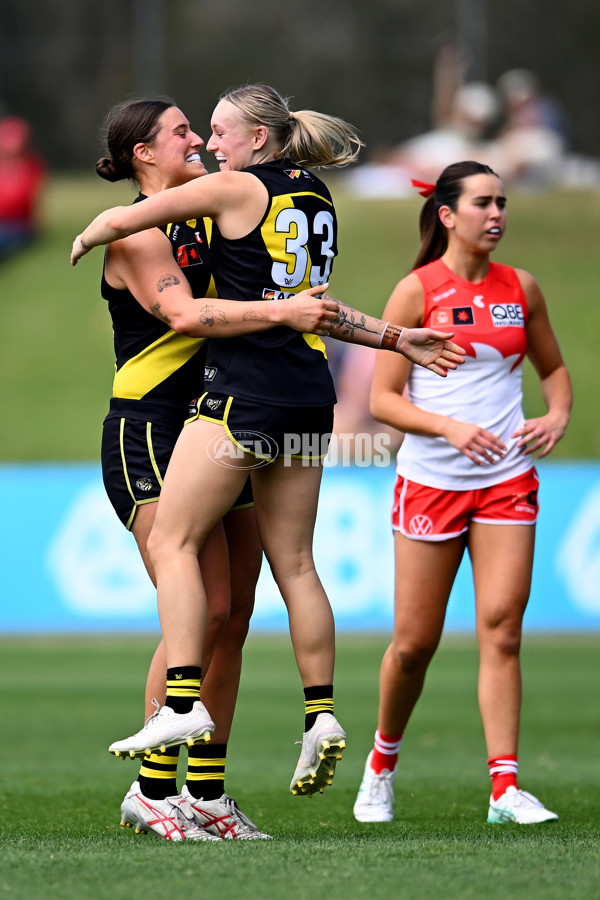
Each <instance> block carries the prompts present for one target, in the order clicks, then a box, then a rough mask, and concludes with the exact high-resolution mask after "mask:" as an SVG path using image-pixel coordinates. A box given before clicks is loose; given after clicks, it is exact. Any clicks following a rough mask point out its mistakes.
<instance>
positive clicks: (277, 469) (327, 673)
mask: <svg viewBox="0 0 600 900" xmlns="http://www.w3.org/2000/svg"><path fill="white" fill-rule="evenodd" d="M321 474H322V467H321V466H320V465H318V466H305V465H304V466H303V465H302V460H296V459H292V460H283V459H281V458H280V459H277V460H276V461H275V462H274V463H272V464H271V465H269V466H266V467H265V468H262V469H256V470H255V471H253V472H252V487H253V490H254V502H255V510H256V520H257V523H258V530H259V534H260V538H261V541H262V544H263V547H264V551H265V555H266V557H267V559H268V561H269V565H270V566H271V571H272V572H273V577H274V579H275V581H276V583H277V586H278V588H279V590H280V592H281V595H282V597H283V599H284V601H285V604H286V607H287V610H288V615H289V621H290V635H291V638H292V644H293V647H294V653H295V655H296V662H297V664H298V670H299V672H300V677H301V679H302V683H303V685H304V687H308V686H311V685H324V684H332V682H333V669H334V657H335V635H334V622H333V613H332V611H331V606H330V605H329V600H328V599H327V595H326V593H325V591H324V589H323V585H322V584H321V581H320V580H319V576H318V575H317V572H316V570H315V564H314V559H313V554H312V539H313V531H314V526H315V518H316V513H317V502H318V496H319V487H320V483H321Z"/></svg>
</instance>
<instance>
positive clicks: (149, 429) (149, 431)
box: [146, 422, 163, 488]
mask: <svg viewBox="0 0 600 900" xmlns="http://www.w3.org/2000/svg"><path fill="white" fill-rule="evenodd" d="M146 443H147V445H148V455H149V457H150V462H151V463H152V468H153V469H154V474H155V475H156V480H157V481H158V483H159V485H160V486H161V488H162V486H163V480H162V476H161V474H160V470H159V468H158V464H157V462H156V457H155V455H154V446H153V445H152V422H146Z"/></svg>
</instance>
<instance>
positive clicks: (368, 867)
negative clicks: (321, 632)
mask: <svg viewBox="0 0 600 900" xmlns="http://www.w3.org/2000/svg"><path fill="white" fill-rule="evenodd" d="M385 644H386V639H385V638H384V637H382V636H376V635H375V636H374V635H371V636H356V637H354V636H341V637H340V638H339V641H338V663H337V675H336V711H337V713H338V715H339V717H340V719H341V720H342V722H343V723H344V725H345V727H346V729H347V731H348V747H347V750H346V752H345V754H344V759H343V761H342V762H341V763H340V764H339V767H338V771H337V774H336V777H335V780H334V783H333V785H332V787H331V788H328V789H327V791H326V792H325V793H324V794H323V795H317V796H316V797H314V798H312V799H310V800H309V799H307V798H300V797H292V796H291V795H290V794H289V792H288V785H289V781H290V778H291V774H292V772H293V769H294V766H295V763H296V760H297V754H298V748H297V747H296V746H295V745H294V742H295V740H297V739H298V738H299V737H300V730H301V727H302V710H303V705H302V691H301V688H300V685H299V682H298V677H297V674H296V670H295V665H294V662H293V658H292V653H291V648H290V644H289V640H288V639H287V637H275V636H268V637H265V636H260V635H251V636H250V639H249V641H248V645H247V650H246V656H245V664H244V674H243V684H242V689H241V694H240V699H239V707H238V714H237V717H236V721H235V724H234V732H233V735H232V740H231V742H230V749H229V754H228V776H227V789H228V791H229V793H230V794H232V795H233V796H235V797H236V799H237V800H238V802H239V803H240V805H241V806H242V808H243V809H244V810H246V811H247V812H248V814H249V815H250V816H251V817H252V818H253V819H254V820H255V821H256V823H257V824H258V825H259V826H261V827H262V828H264V829H265V830H268V831H269V832H270V833H271V834H272V835H273V837H274V838H275V840H274V841H273V842H262V841H258V842H245V843H244V842H239V843H234V842H222V843H221V844H215V845H212V844H211V845H207V844H201V845H195V844H192V843H190V844H187V845H186V844H184V845H169V844H167V843H166V842H162V841H160V839H158V838H154V837H152V836H149V835H139V836H136V835H135V834H134V833H133V832H132V831H131V830H130V829H123V828H121V827H120V826H119V804H120V802H121V799H122V796H123V794H124V792H125V790H126V789H127V788H128V787H129V784H130V782H131V781H132V780H133V779H134V776H135V775H136V774H137V770H138V765H137V764H136V763H133V762H130V761H118V760H116V759H114V757H111V756H110V755H109V754H108V752H107V749H106V748H107V746H108V744H109V743H110V741H112V740H114V739H115V738H117V737H120V736H123V735H124V734H125V733H130V732H131V730H132V727H133V726H134V725H135V722H136V719H137V716H138V714H139V713H140V712H141V710H140V703H141V696H142V687H143V677H144V671H145V667H146V664H147V662H148V660H149V657H150V653H151V650H152V648H153V642H152V639H151V638H148V637H137V638H134V639H127V638H125V637H64V638H63V637H56V638H51V637H39V638H38V637H31V638H11V639H7V638H4V639H1V640H0V653H1V654H2V659H3V666H2V675H1V687H2V697H3V716H4V721H5V726H4V729H3V740H2V745H1V747H2V749H1V755H0V809H1V815H0V895H2V896H5V897H7V898H10V900H25V898H27V900H38V898H40V900H41V898H46V897H52V898H54V897H57V898H58V897H60V898H61V900H72V898H98V900H104V898H107V900H108V898H111V900H121V898H123V900H130V898H138V897H143V898H145V900H155V898H156V900H159V898H160V900H163V898H165V897H175V896H182V897H196V896H198V897H208V898H211V900H212V898H215V900H216V898H219V900H237V898H241V900H246V898H248V900H250V898H252V900H253V898H262V897H266V898H273V900H280V898H281V900H309V898H310V900H313V898H315V897H330V898H339V897H346V898H349V900H353V898H361V897H368V898H372V900H379V898H387V897H400V898H413V897H418V898H424V900H427V898H435V900H437V898H439V897H440V896H444V897H447V898H449V900H453V898H459V897H472V898H482V900H483V898H502V900H505V898H527V900H537V898H544V900H546V898H547V900H550V898H556V900H559V898H560V900H564V898H577V900H588V898H589V900H592V898H594V900H595V898H597V897H598V895H599V887H598V885H599V884H600V843H599V842H598V820H599V818H600V792H599V790H598V788H599V778H598V759H599V750H600V746H599V739H598V691H597V679H596V678H595V676H594V675H593V674H592V673H594V672H596V671H597V664H598V655H599V653H600V637H599V636H588V637H569V638H566V637H556V638H546V637H528V638H527V639H526V642H525V647H524V652H523V668H524V681H525V697H524V716H523V730H522V739H521V750H520V763H521V767H520V768H521V781H522V784H523V786H524V787H525V788H526V789H529V790H531V791H532V792H533V793H536V794H539V796H540V797H541V798H542V799H543V800H544V802H545V803H546V804H547V805H548V806H549V807H550V808H551V809H555V810H556V811H557V812H558V813H559V815H560V821H559V822H558V823H554V824H551V825H547V826H521V827H519V826H513V825H508V826H505V825H496V826H490V825H487V824H486V822H485V818H486V813H487V801H488V796H489V780H488V777H487V767H486V760H485V749H484V745H483V738H482V732H481V725H480V721H479V716H478V712H477V708H476V694H475V691H476V665H477V653H476V648H475V644H474V639H472V638H467V637H463V638H460V637H450V638H446V639H445V640H444V641H443V643H442V647H441V648H440V651H439V653H438V655H437V656H436V658H435V660H434V662H433V664H432V668H431V671H430V675H429V678H428V682H427V685H426V689H425V693H424V695H423V698H422V700H421V702H420V704H419V706H418V707H417V710H416V712H415V715H414V717H413V720H412V723H411V726H410V728H409V730H408V732H407V737H406V740H405V742H404V746H403V747H402V750H401V762H400V772H399V776H398V778H397V782H396V819H395V821H394V822H393V823H390V824H380V825H361V824H359V823H357V822H356V821H355V820H354V818H353V816H352V804H353V802H354V798H355V794H356V790H357V787H358V784H359V782H360V778H361V774H362V768H363V764H364V760H365V756H366V753H367V752H368V750H369V748H370V742H371V740H372V735H373V731H374V727H375V716H376V703H377V673H378V667H379V661H380V657H381V653H382V651H383V649H384V646H385ZM182 756H183V757H185V754H182ZM180 774H181V773H180Z"/></svg>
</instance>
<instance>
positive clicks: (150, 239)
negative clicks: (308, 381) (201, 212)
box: [96, 98, 338, 840]
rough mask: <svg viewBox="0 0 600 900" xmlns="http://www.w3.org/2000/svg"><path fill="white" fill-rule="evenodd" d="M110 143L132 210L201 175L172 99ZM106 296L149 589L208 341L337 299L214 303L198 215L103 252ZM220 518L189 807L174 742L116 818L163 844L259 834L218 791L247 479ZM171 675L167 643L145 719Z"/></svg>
mask: <svg viewBox="0 0 600 900" xmlns="http://www.w3.org/2000/svg"><path fill="white" fill-rule="evenodd" d="M106 144H107V148H108V152H109V154H110V155H109V156H108V157H103V158H102V159H100V160H99V161H98V163H97V165H96V171H97V173H98V175H100V176H101V177H102V178H105V179H106V180H108V181H112V182H115V181H120V180H122V179H126V178H127V179H131V180H132V181H133V182H135V184H136V185H137V186H138V187H139V191H140V193H139V194H138V197H137V199H136V201H135V202H136V203H139V202H140V201H144V202H146V198H147V197H150V196H153V195H155V194H157V193H159V192H160V191H162V190H165V189H167V188H169V187H173V186H175V185H179V184H185V183H187V182H188V181H191V180H193V179H195V178H198V177H199V176H202V175H206V169H205V168H204V165H203V163H202V160H201V158H200V152H199V151H200V149H201V148H202V146H203V141H202V140H201V138H199V137H198V135H197V134H195V133H194V132H193V131H192V130H191V128H190V125H189V122H188V120H187V118H186V117H185V116H184V114H183V113H182V112H181V110H180V109H178V108H177V106H176V105H175V104H174V102H173V101H172V100H170V99H164V98H157V99H147V100H133V101H127V102H125V103H121V104H119V105H118V106H116V107H114V108H113V109H112V110H111V111H110V113H109V114H108V117H107V121H106ZM209 226H210V222H209ZM167 288H168V290H167ZM101 293H102V296H103V297H104V299H105V300H106V301H107V302H108V308H109V311H110V314H111V318H112V324H113V333H114V347H115V357H116V365H115V377H114V381H113V396H112V398H111V401H110V411H109V413H108V415H107V417H106V419H105V421H104V426H103V435H102V472H103V477H104V483H105V486H106V491H107V493H108V496H109V499H110V501H111V503H112V505H113V507H114V509H115V511H116V512H117V515H118V516H119V518H120V519H121V521H122V522H123V524H124V525H125V527H126V528H127V529H128V530H130V531H131V532H132V534H133V536H134V538H135V540H136V542H137V545H138V548H139V551H140V554H141V556H142V559H143V561H144V564H145V566H146V569H147V571H148V574H149V575H150V578H151V579H152V581H153V582H154V583H156V581H155V575H154V568H153V566H152V562H151V560H150V557H149V555H148V550H147V542H148V535H149V534H150V530H151V528H152V525H153V522H154V518H155V515H156V510H157V501H158V499H159V496H160V493H161V489H162V483H163V479H164V476H165V472H166V469H167V464H168V462H169V460H170V457H171V454H172V452H173V447H174V446H175V442H176V440H177V437H178V435H179V432H180V431H181V429H182V427H183V423H184V421H185V419H186V417H187V414H188V405H189V401H190V398H192V397H193V396H194V393H195V392H197V390H198V385H201V384H202V381H203V378H204V367H205V364H206V346H207V344H206V337H208V336H211V335H213V334H215V335H217V336H219V335H224V334H225V335H227V334H237V333H240V332H244V331H251V330H257V329H260V328H263V327H268V326H271V327H272V326H274V325H276V324H286V325H288V326H290V327H293V328H299V329H300V330H301V331H304V330H310V331H312V330H316V331H323V329H324V328H326V327H327V325H328V324H330V323H331V324H333V322H334V321H337V318H338V312H337V304H335V303H332V302H330V301H324V300H322V299H317V298H315V297H312V296H310V292H308V293H306V294H303V295H302V297H300V298H299V299H297V300H296V301H295V302H294V303H291V302H289V301H285V300H276V301H274V302H273V303H271V304H265V303H263V302H262V301H261V302H249V303H245V302H244V303H233V302H232V301H227V300H224V301H221V300H217V299H216V291H215V288H214V281H213V279H212V270H211V259H210V251H209V229H207V227H206V223H205V222H204V220H203V219H201V218H198V219H188V220H187V221H182V222H177V223H173V224H170V225H167V226H162V227H161V228H153V229H150V230H148V231H145V232H143V233H142V234H137V235H133V236H131V237H128V238H124V239H123V240H120V241H116V242H115V243H114V244H111V246H110V247H109V248H108V249H107V252H106V258H105V262H104V269H103V275H102V284H101ZM313 293H314V291H313ZM194 298H197V299H194ZM261 316H262V319H263V320H264V321H262V322H261ZM269 317H270V321H269ZM224 512H225V514H224V517H223V521H222V523H221V522H219V523H218V524H217V525H216V526H215V528H214V529H213V531H212V532H211V534H210V535H209V537H208V538H207V541H206V543H205V545H204V547H203V548H202V550H201V552H200V554H199V565H200V568H201V571H202V576H203V580H204V583H205V584H206V591H207V609H208V618H207V626H206V635H205V640H204V660H205V669H206V677H205V679H204V682H203V685H202V696H203V699H205V700H206V702H207V703H208V704H209V706H210V708H211V709H213V710H214V721H215V726H216V727H215V732H214V734H213V740H212V741H211V742H210V744H207V743H206V742H205V741H197V742H196V743H194V744H193V746H191V747H189V751H188V770H187V777H186V786H187V790H188V791H189V793H190V796H193V797H194V798H195V804H196V807H195V808H190V807H189V803H186V802H183V801H182V799H181V797H180V795H179V794H178V790H177V782H176V774H177V761H178V752H179V748H178V747H174V748H172V749H171V750H170V752H169V754H168V755H158V754H149V755H148V756H146V757H145V758H144V761H143V763H142V766H141V769H140V774H139V777H138V779H137V780H136V782H134V784H133V785H132V787H131V789H130V791H129V792H128V795H127V797H126V799H125V801H124V802H123V806H122V809H121V818H122V822H123V824H127V825H132V826H135V827H136V828H137V829H138V830H140V829H144V830H145V829H148V828H149V829H150V830H152V831H154V832H156V833H158V834H159V835H160V836H161V837H163V838H167V839H169V840H179V839H181V838H182V836H183V837H185V838H187V839H188V840H189V839H190V838H193V839H195V840H196V839H199V838H203V837H204V836H205V835H206V834H208V833H209V832H212V833H213V834H215V835H217V836H219V837H227V838H234V839H255V838H264V837H266V835H265V834H263V833H262V832H260V831H259V830H258V829H257V828H256V826H254V825H253V824H252V822H250V820H249V819H248V818H247V817H246V816H244V815H243V814H242V813H241V812H240V810H239V808H238V807H237V804H235V801H233V800H232V799H231V798H230V797H228V796H227V794H226V793H225V792H224V779H225V761H226V754H227V743H228V739H229V734H230V730H231V723H232V719H233V714H234V709H235V703H236V698H237V691H238V685H239V679H240V672H241V664H242V647H243V644H244V640H245V638H246V635H247V632H248V626H249V622H250V616H251V614H252V609H253V605H254V591H255V586H256V581H257V579H258V574H259V571H260V566H261V560H262V549H261V546H260V541H259V539H258V533H257V530H256V522H255V518H254V510H253V508H252V492H251V489H250V485H249V483H247V485H244V486H243V487H242V489H241V493H240V496H239V497H238V498H237V499H235V500H234V502H233V504H232V507H231V509H230V510H225V511H224ZM209 663H210V666H209ZM165 674H166V661H165V655H164V647H163V646H162V644H161V645H160V646H159V648H158V650H157V652H156V654H155V656H154V659H153V661H152V664H151V667H150V672H149V675H148V681H147V686H146V709H145V718H146V719H147V718H148V717H150V716H151V715H152V714H153V713H154V711H155V710H154V707H153V703H152V701H153V699H154V698H157V700H158V701H160V703H161V704H162V703H164V699H165V690H166V684H165ZM155 702H156V701H155ZM186 813H187V817H186ZM192 816H193V819H195V823H194V822H193V819H192V818H190V817H192ZM150 821H151V822H152V824H149V822H150ZM198 825H200V826H205V827H206V829H207V830H205V829H204V828H201V829H199V828H198V827H197V826H198Z"/></svg>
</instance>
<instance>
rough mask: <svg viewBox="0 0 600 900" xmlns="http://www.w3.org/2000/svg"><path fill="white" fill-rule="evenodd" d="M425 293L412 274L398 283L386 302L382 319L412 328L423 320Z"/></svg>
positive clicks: (418, 280)
mask: <svg viewBox="0 0 600 900" xmlns="http://www.w3.org/2000/svg"><path fill="white" fill-rule="evenodd" d="M424 306H425V291H424V289H423V285H422V283H421V280H420V279H419V277H418V276H417V275H415V273H414V272H411V273H410V274H409V275H407V276H406V277H405V278H403V279H402V280H401V281H399V282H398V284H397V285H396V287H395V288H394V290H393V291H392V294H391V297H390V299H389V300H388V302H387V306H386V308H385V312H384V318H385V319H389V320H390V321H394V322H402V324H403V325H407V326H410V327H414V326H416V325H420V324H421V322H422V320H423V312H424Z"/></svg>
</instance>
